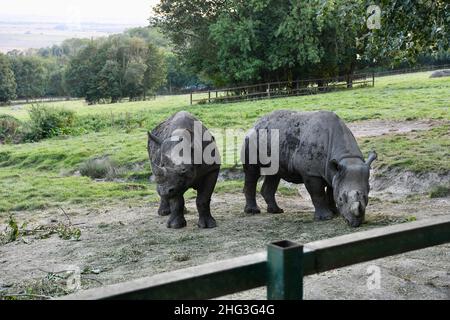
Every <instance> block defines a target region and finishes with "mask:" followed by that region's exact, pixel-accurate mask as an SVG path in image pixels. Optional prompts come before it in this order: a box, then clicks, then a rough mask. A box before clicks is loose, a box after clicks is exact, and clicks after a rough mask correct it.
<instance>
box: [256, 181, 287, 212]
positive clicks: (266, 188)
mask: <svg viewBox="0 0 450 320" xmlns="http://www.w3.org/2000/svg"><path fill="white" fill-rule="evenodd" d="M280 180H281V178H280V177H279V176H266V177H265V178H264V183H263V186H262V189H261V194H262V196H263V198H264V200H265V201H266V203H267V212H269V213H283V212H284V211H283V209H281V208H280V207H279V206H278V204H277V201H276V199H275V193H276V192H277V189H278V185H279V184H280Z"/></svg>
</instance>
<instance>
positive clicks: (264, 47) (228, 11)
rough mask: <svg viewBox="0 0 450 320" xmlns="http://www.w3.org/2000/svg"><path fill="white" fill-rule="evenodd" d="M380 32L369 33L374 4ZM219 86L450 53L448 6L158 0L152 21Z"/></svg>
mask: <svg viewBox="0 0 450 320" xmlns="http://www.w3.org/2000/svg"><path fill="white" fill-rule="evenodd" d="M373 3H375V4H377V5H379V7H380V8H381V16H380V18H381V28H380V29H373V30H372V29H369V28H368V26H367V21H368V19H369V17H370V15H372V12H367V9H368V7H369V5H371V4H373ZM151 21H152V25H153V26H157V27H159V28H161V30H162V32H163V33H164V34H165V35H166V36H167V37H168V38H169V39H170V40H171V41H172V43H173V46H174V51H175V52H176V53H177V54H178V56H179V57H181V59H182V61H183V62H184V63H185V64H186V65H189V66H190V67H192V68H193V69H194V70H195V72H196V73H198V74H203V75H205V76H207V77H208V78H209V79H211V80H212V81H213V82H214V84H215V85H218V86H220V85H237V84H251V83H255V82H258V81H264V82H269V81H289V80H298V79H305V78H326V77H333V76H336V75H339V76H348V79H349V81H351V80H350V79H351V77H350V75H351V74H352V73H354V72H355V70H358V69H363V68H367V67H376V66H394V65H400V64H402V63H403V64H404V63H405V62H408V63H415V62H416V59H417V57H418V56H419V55H426V56H432V55H434V54H436V53H437V52H441V53H443V52H444V53H447V54H448V47H449V41H450V40H449V39H450V30H449V28H450V23H449V21H450V4H449V2H448V1H446V0H436V1H428V0H418V1H389V0H379V1H365V0H358V1H357V0H332V1H321V0H299V1H290V0H246V1H242V0H226V1H225V0H197V1H189V2H187V1H184V0H161V1H160V3H159V4H158V5H157V6H156V8H155V15H154V17H153V18H152V19H151Z"/></svg>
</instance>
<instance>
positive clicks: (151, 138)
mask: <svg viewBox="0 0 450 320" xmlns="http://www.w3.org/2000/svg"><path fill="white" fill-rule="evenodd" d="M148 138H149V139H150V140H152V141H154V142H156V143H157V144H162V143H163V141H162V139H161V138H159V137H157V136H155V135H154V134H153V133H151V132H150V131H149V132H148Z"/></svg>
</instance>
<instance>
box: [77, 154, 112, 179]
mask: <svg viewBox="0 0 450 320" xmlns="http://www.w3.org/2000/svg"><path fill="white" fill-rule="evenodd" d="M80 174H81V175H82V176H83V177H89V178H92V179H107V180H110V179H112V178H114V177H115V176H116V174H117V169H116V166H115V165H114V163H113V162H112V161H111V160H110V159H109V158H101V159H89V160H87V161H86V162H84V163H83V164H81V166H80Z"/></svg>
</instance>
